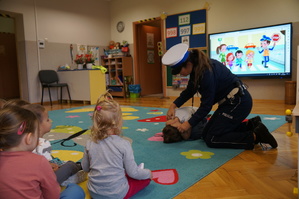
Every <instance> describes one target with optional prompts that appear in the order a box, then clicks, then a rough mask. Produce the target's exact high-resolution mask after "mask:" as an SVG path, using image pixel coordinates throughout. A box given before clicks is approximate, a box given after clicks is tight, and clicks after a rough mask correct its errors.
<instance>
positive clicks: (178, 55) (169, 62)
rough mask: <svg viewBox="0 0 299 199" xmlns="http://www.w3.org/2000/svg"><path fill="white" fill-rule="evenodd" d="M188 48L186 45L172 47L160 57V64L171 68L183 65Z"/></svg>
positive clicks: (187, 55) (187, 54)
mask: <svg viewBox="0 0 299 199" xmlns="http://www.w3.org/2000/svg"><path fill="white" fill-rule="evenodd" d="M188 48H189V46H188V45H187V44H183V43H180V44H176V45H174V46H172V47H171V48H170V49H169V50H168V51H167V52H166V53H165V54H164V55H163V57H162V63H163V64H164V65H166V66H170V67H171V68H176V67H177V66H179V65H181V64H182V63H184V62H185V61H186V60H187V58H188V57H189V51H188Z"/></svg>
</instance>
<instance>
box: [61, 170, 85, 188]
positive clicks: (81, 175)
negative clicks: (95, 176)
mask: <svg viewBox="0 0 299 199" xmlns="http://www.w3.org/2000/svg"><path fill="white" fill-rule="evenodd" d="M87 174H88V173H87V172H85V171H83V170H80V171H78V172H77V173H75V174H74V175H72V176H70V177H69V178H68V179H67V180H66V181H64V182H63V183H61V186H64V187H66V186H67V185H68V184H70V183H75V184H78V183H81V182H84V181H85V180H86V179H87Z"/></svg>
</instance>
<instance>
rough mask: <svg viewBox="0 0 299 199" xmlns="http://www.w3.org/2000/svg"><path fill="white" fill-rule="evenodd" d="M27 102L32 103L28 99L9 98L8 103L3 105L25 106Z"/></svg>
mask: <svg viewBox="0 0 299 199" xmlns="http://www.w3.org/2000/svg"><path fill="white" fill-rule="evenodd" d="M26 104H30V103H29V102H27V101H26V100H22V99H10V100H7V101H6V103H5V104H4V105H3V107H8V106H24V105H26Z"/></svg>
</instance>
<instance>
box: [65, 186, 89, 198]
mask: <svg viewBox="0 0 299 199" xmlns="http://www.w3.org/2000/svg"><path fill="white" fill-rule="evenodd" d="M84 198H85V193H84V191H83V189H82V188H81V187H80V186H79V185H77V184H69V185H68V186H67V187H66V188H65V190H63V191H62V192H61V194H60V199H84Z"/></svg>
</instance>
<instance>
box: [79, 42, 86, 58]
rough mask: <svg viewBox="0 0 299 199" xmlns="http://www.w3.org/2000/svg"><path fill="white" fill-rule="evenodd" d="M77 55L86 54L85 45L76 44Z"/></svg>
mask: <svg viewBox="0 0 299 199" xmlns="http://www.w3.org/2000/svg"><path fill="white" fill-rule="evenodd" d="M77 54H78V55H85V54H87V45H82V44H77Z"/></svg>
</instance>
